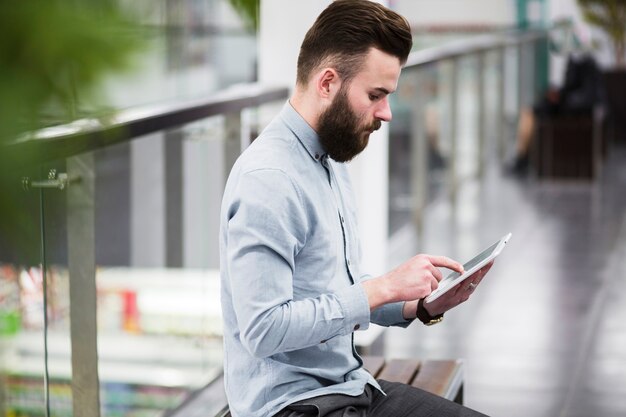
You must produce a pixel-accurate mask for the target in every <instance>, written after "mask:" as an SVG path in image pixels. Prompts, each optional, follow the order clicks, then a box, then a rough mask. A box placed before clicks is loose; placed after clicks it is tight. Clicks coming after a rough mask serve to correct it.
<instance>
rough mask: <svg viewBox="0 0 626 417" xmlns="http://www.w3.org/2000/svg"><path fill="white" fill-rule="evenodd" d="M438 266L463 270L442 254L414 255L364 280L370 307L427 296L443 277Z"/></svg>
mask: <svg viewBox="0 0 626 417" xmlns="http://www.w3.org/2000/svg"><path fill="white" fill-rule="evenodd" d="M438 267H443V268H449V269H452V270H454V271H457V272H463V265H461V264H460V263H458V262H456V261H453V260H452V259H450V258H447V257H445V256H433V255H417V256H414V257H413V258H411V259H409V260H408V261H406V262H405V263H403V264H402V265H400V266H398V267H397V268H396V269H394V270H392V271H389V272H388V273H386V274H385V275H382V276H380V277H377V278H374V279H371V280H369V281H365V282H363V284H362V285H363V288H364V289H365V292H366V293H367V298H368V300H369V304H370V310H375V309H377V308H378V307H380V306H382V305H384V304H389V303H394V302H398V301H413V300H418V299H420V298H424V297H427V296H428V295H429V294H430V293H431V292H433V291H434V290H435V289H437V287H438V286H439V281H441V279H442V278H443V274H442V273H441V271H440V270H439V269H437V268H438Z"/></svg>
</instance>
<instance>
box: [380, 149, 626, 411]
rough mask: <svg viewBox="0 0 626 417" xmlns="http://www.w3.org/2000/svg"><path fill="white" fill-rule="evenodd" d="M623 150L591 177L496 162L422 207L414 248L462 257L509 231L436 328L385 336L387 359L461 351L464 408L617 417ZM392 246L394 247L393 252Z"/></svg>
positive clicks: (407, 233) (401, 241)
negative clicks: (476, 281) (500, 166)
mask: <svg viewBox="0 0 626 417" xmlns="http://www.w3.org/2000/svg"><path fill="white" fill-rule="evenodd" d="M625 212H626V150H625V149H620V148H613V149H611V153H610V156H609V158H608V159H607V160H606V161H605V165H604V169H603V172H602V176H601V177H600V178H599V179H596V180H595V181H592V182H589V181H587V182H586V181H564V180H559V181H556V180H550V181H547V180H541V181H540V180H537V179H534V178H530V179H524V180H519V179H514V178H510V177H507V176H506V175H503V174H502V173H501V172H499V171H496V170H493V171H492V172H489V173H488V174H487V175H486V177H485V178H484V179H483V180H482V181H478V180H476V181H471V182H469V183H464V184H463V185H462V186H461V188H460V191H459V193H458V196H457V203H456V205H455V206H453V205H452V204H451V203H450V202H449V199H447V198H440V199H439V200H437V201H434V202H433V203H432V204H430V205H429V207H428V210H427V213H426V214H425V221H424V226H423V228H422V232H421V233H419V234H418V233H417V232H416V231H415V228H414V227H412V226H407V227H405V228H404V229H402V230H401V231H400V232H398V234H397V235H396V236H395V238H394V239H392V242H393V243H392V251H391V253H392V256H391V257H390V258H391V259H390V263H391V264H392V265H390V266H394V265H396V264H397V263H398V262H400V261H401V260H402V259H406V258H407V257H409V256H411V255H413V254H414V253H418V252H424V253H431V254H442V255H448V256H450V257H453V258H455V259H457V260H459V261H467V260H468V259H470V258H471V257H472V256H473V255H474V254H475V253H478V251H479V250H481V249H483V248H485V247H487V246H489V244H490V243H492V242H493V241H495V240H496V239H497V238H499V237H500V236H502V235H504V234H505V233H507V232H512V233H513V237H512V239H511V241H510V243H509V245H508V246H507V248H506V249H505V250H504V252H503V253H502V255H501V256H500V257H499V258H498V260H497V262H496V264H495V266H494V267H493V269H492V271H491V272H490V274H489V275H488V276H487V278H486V279H485V280H484V281H483V283H482V284H481V285H480V287H479V288H478V289H477V290H476V293H475V294H474V296H473V297H472V298H471V299H470V300H469V301H468V302H467V303H466V304H464V305H462V306H460V307H458V308H457V309H455V310H452V311H450V312H448V313H447V314H446V317H445V320H444V321H443V322H442V323H441V324H439V325H437V326H433V327H425V326H421V325H417V324H414V325H412V326H410V327H409V328H408V329H389V330H388V331H387V332H386V334H385V354H386V355H387V356H388V357H399V358H401V357H424V358H463V359H464V360H465V372H466V374H465V404H466V405H468V406H469V407H471V408H475V409H477V410H479V411H481V412H483V413H486V414H488V415H490V416H492V417H522V416H523V417H528V416H532V417H617V416H626V216H625V215H624V214H625ZM394 248H395V249H394Z"/></svg>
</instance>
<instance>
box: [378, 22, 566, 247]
mask: <svg viewBox="0 0 626 417" xmlns="http://www.w3.org/2000/svg"><path fill="white" fill-rule="evenodd" d="M569 30H570V29H569V25H568V24H567V23H562V24H561V23H560V24H558V25H556V26H555V27H554V28H552V29H549V30H528V31H512V32H498V33H492V34H489V33H488V34H481V35H476V36H473V37H469V38H466V39H459V40H455V41H450V42H448V43H446V44H444V45H438V46H434V47H428V48H423V49H420V50H418V51H415V52H413V53H412V54H411V56H410V57H409V61H408V62H407V65H406V67H405V69H404V70H403V72H402V75H401V77H400V81H399V84H398V92H397V94H395V95H394V96H392V97H393V103H392V110H393V114H394V119H393V122H392V123H391V124H390V138H389V218H388V221H389V236H390V238H393V237H394V236H395V235H397V234H398V233H400V232H401V230H402V229H403V228H405V227H411V228H413V227H415V226H417V230H418V232H419V230H420V229H421V228H422V224H421V219H422V217H423V216H422V214H423V211H424V209H425V208H426V206H427V205H428V204H429V203H430V202H432V201H433V200H437V199H442V198H443V199H447V200H449V202H450V204H451V205H453V206H454V205H455V204H456V198H457V197H456V196H457V190H458V189H459V187H460V186H461V185H462V183H463V182H464V181H466V180H468V179H472V178H478V177H481V176H482V175H484V171H485V169H486V167H487V166H489V163H490V162H491V161H499V162H500V163H501V162H504V161H505V158H507V157H510V156H512V153H513V152H514V148H515V134H516V125H517V117H518V113H519V111H520V109H521V108H522V107H530V106H532V103H533V102H534V101H535V99H536V97H537V95H538V94H540V92H541V91H543V90H545V88H546V87H547V84H548V71H549V68H548V53H549V52H548V51H549V43H550V42H551V38H553V37H555V35H554V34H555V33H556V32H559V35H558V36H557V37H560V36H561V34H560V32H563V31H565V32H568V31H569ZM492 165H493V164H492ZM496 165H498V164H496Z"/></svg>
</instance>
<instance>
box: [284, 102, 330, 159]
mask: <svg viewBox="0 0 626 417" xmlns="http://www.w3.org/2000/svg"><path fill="white" fill-rule="evenodd" d="M280 116H281V118H282V119H283V121H284V122H285V124H286V125H287V127H288V128H289V130H291V131H292V132H293V134H294V135H296V137H297V138H298V140H299V141H300V143H301V144H302V146H304V148H305V149H306V150H307V152H308V153H309V155H311V158H313V159H314V160H315V161H317V162H320V161H321V160H322V158H323V157H324V156H325V155H326V152H325V151H324V148H322V144H321V143H320V140H319V136H318V135H317V132H315V130H313V128H312V127H311V126H310V125H309V124H308V123H307V122H306V120H304V118H303V117H302V116H301V115H300V113H298V112H297V111H296V109H294V108H293V106H292V105H291V103H290V102H289V101H287V102H286V103H285V105H284V106H283V109H282V110H281V112H280Z"/></svg>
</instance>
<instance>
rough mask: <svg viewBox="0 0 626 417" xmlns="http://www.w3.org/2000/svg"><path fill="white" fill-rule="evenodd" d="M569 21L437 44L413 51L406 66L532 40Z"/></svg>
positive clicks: (425, 63)
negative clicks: (549, 26) (544, 26)
mask: <svg viewBox="0 0 626 417" xmlns="http://www.w3.org/2000/svg"><path fill="white" fill-rule="evenodd" d="M567 25H569V23H568V22H565V21H564V22H558V23H556V24H555V25H554V26H552V27H551V28H547V29H527V30H515V31H509V32H499V33H486V34H482V35H475V36H471V37H469V38H467V39H459V40H456V41H450V42H447V43H446V44H445V45H437V46H433V47H430V48H424V49H420V50H419V51H414V52H411V54H410V55H409V58H408V60H407V62H406V65H405V68H407V69H409V68H417V67H420V66H423V65H428V64H432V63H434V62H439V61H444V60H447V59H453V58H458V57H460V56H467V55H472V54H475V53H480V52H485V51H489V50H493V49H497V48H501V47H505V46H511V45H517V44H520V43H526V42H532V41H536V40H539V39H543V38H546V37H547V36H548V35H549V33H550V32H551V31H552V30H555V29H559V28H562V27H566V26H567Z"/></svg>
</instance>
